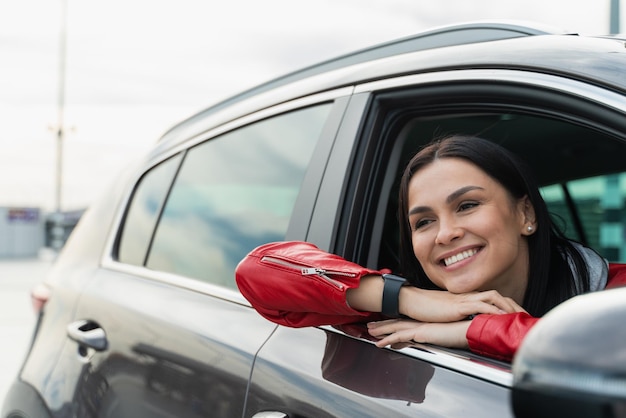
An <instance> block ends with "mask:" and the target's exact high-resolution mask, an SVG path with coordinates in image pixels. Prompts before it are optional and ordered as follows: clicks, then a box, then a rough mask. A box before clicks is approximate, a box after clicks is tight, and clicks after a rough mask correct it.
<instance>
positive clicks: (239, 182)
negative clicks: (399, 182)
mask: <svg viewBox="0 0 626 418" xmlns="http://www.w3.org/2000/svg"><path fill="white" fill-rule="evenodd" d="M330 107H331V105H330V104H324V105H318V106H314V107H309V108H306V109H301V110H298V111H294V112H291V113H287V114H283V115H280V116H277V117H273V118H270V119H266V120H263V121H260V122H257V123H254V124H252V125H248V126H245V127H243V128H240V129H237V130H235V131H231V132H229V133H227V134H224V135H221V136H219V137H216V138H213V139H211V140H209V141H206V142H204V143H201V144H199V145H197V146H195V147H193V148H191V149H189V151H188V152H187V154H186V156H185V158H184V160H183V163H182V166H181V168H180V171H179V173H178V175H177V177H176V179H175V181H174V185H173V187H172V190H171V192H170V195H169V197H168V199H167V202H166V204H165V206H164V209H163V213H162V214H161V218H160V220H159V224H158V226H157V229H156V232H155V235H154V240H153V243H152V247H151V250H150V253H149V255H148V258H147V262H146V267H148V268H150V269H154V270H160V271H165V272H170V273H176V274H180V275H184V276H187V277H190V278H195V279H199V280H202V281H206V282H209V283H213V284H218V285H222V286H227V287H231V288H236V285H235V282H234V270H235V267H236V265H237V263H238V262H239V261H240V260H241V259H242V258H243V257H244V256H245V254H246V253H248V252H249V251H250V250H251V249H253V248H254V247H256V246H258V245H260V244H262V243H265V242H269V241H278V240H282V239H284V237H285V233H286V231H287V227H288V224H289V219H290V217H291V213H292V210H293V207H294V203H295V201H296V198H297V196H298V193H299V192H300V185H301V183H302V180H303V178H304V175H305V172H306V169H307V166H308V164H309V160H310V158H311V155H312V153H313V150H314V148H315V145H316V143H317V140H318V138H319V136H320V134H321V131H322V128H323V126H324V123H325V122H326V119H327V117H328V115H329V112H330Z"/></svg>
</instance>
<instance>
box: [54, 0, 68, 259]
mask: <svg viewBox="0 0 626 418" xmlns="http://www.w3.org/2000/svg"><path fill="white" fill-rule="evenodd" d="M66 50H67V0H61V28H60V34H59V70H58V94H57V112H58V113H57V126H56V128H57V129H56V133H57V135H56V176H55V179H56V180H55V202H54V209H55V213H54V218H53V220H52V229H51V231H50V232H51V245H52V248H53V249H55V250H60V249H61V247H62V246H63V241H64V239H63V236H64V230H63V215H62V213H61V210H62V190H63V141H64V136H65V64H66V55H67V53H66Z"/></svg>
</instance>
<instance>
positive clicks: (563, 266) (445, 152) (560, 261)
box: [398, 135, 590, 316]
mask: <svg viewBox="0 0 626 418" xmlns="http://www.w3.org/2000/svg"><path fill="white" fill-rule="evenodd" d="M440 158H460V159H463V160H466V161H468V162H470V163H472V164H474V165H475V166H477V167H478V168H480V169H481V170H483V171H484V172H485V173H486V174H487V175H489V176H490V177H491V178H492V179H494V180H495V181H497V182H498V183H500V184H501V185H502V186H503V187H504V188H505V189H506V190H507V191H508V192H509V194H510V195H511V196H512V197H513V198H514V199H521V198H523V197H524V196H528V199H529V201H530V203H531V204H532V206H533V208H534V210H535V221H536V224H537V229H536V231H535V233H534V234H532V235H529V236H528V237H527V239H528V253H529V254H528V255H529V269H528V270H529V277H528V285H527V288H526V294H525V296H524V302H523V307H524V309H526V310H527V311H528V312H529V313H530V314H531V315H533V316H542V315H543V314H545V313H546V312H547V311H548V310H550V309H551V308H553V307H554V306H556V305H558V304H559V303H561V302H563V301H564V300H566V299H568V298H570V297H572V296H575V295H576V294H577V293H580V292H581V291H582V292H585V291H588V290H589V281H590V279H589V271H588V269H587V267H586V263H585V261H584V259H583V256H582V255H581V254H580V252H579V251H578V250H576V248H575V247H574V245H573V244H572V242H571V241H570V240H568V239H567V238H566V237H565V235H564V234H563V233H562V232H561V231H560V230H559V229H558V228H557V227H556V225H554V223H553V222H552V219H551V218H550V214H549V213H548V208H547V206H546V203H545V201H544V200H543V198H542V197H541V194H540V193H539V186H538V184H537V182H536V180H535V179H534V176H533V175H532V172H531V170H530V169H529V167H528V166H527V165H526V164H525V163H524V162H523V161H522V160H521V159H519V158H518V157H517V156H516V155H515V154H513V153H511V152H509V151H508V150H507V149H505V148H503V147H501V146H500V145H497V144H495V143H493V142H491V141H488V140H486V139H482V138H478V137H473V136H461V135H454V136H450V137H447V138H444V139H440V140H436V141H434V142H432V143H431V144H429V145H427V146H426V147H425V148H423V149H422V150H420V151H419V152H418V153H417V154H416V155H415V156H414V157H413V158H412V159H411V161H409V163H408V165H407V167H406V168H405V170H404V173H403V175H402V179H401V181H400V197H399V207H398V212H399V213H398V219H399V221H400V261H401V269H402V274H404V275H405V276H406V277H407V279H408V280H409V282H411V283H412V284H414V285H415V286H419V287H422V288H428V289H437V287H436V285H435V284H434V283H433V282H431V281H430V279H429V278H428V277H427V276H426V274H425V273H424V270H423V269H422V266H421V265H420V263H419V262H418V261H417V259H416V258H415V255H414V253H413V248H412V244H411V227H410V225H409V220H408V210H409V208H408V185H409V181H410V180H411V178H412V177H413V175H414V174H415V173H417V172H418V171H419V170H420V169H422V168H423V167H425V166H427V165H428V164H430V163H432V162H433V161H435V160H436V159H440ZM570 263H571V267H570ZM577 283H579V286H580V288H578V289H577Z"/></svg>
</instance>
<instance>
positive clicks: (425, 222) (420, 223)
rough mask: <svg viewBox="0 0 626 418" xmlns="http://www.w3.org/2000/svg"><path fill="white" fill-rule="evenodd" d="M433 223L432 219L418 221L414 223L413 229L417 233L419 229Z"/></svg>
mask: <svg viewBox="0 0 626 418" xmlns="http://www.w3.org/2000/svg"><path fill="white" fill-rule="evenodd" d="M431 222H432V221H431V220H430V219H419V220H418V221H416V222H415V223H413V229H414V230H415V231H417V230H418V229H420V228H423V227H425V226H426V225H428V224H429V223H431Z"/></svg>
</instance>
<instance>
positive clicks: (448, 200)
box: [446, 186, 485, 203]
mask: <svg viewBox="0 0 626 418" xmlns="http://www.w3.org/2000/svg"><path fill="white" fill-rule="evenodd" d="M472 190H485V189H484V188H482V187H480V186H465V187H461V188H460V189H458V190H455V191H454V192H452V193H450V194H449V195H448V197H447V198H446V203H452V202H454V201H455V200H456V199H458V198H459V197H461V196H463V195H464V194H465V193H467V192H471V191H472Z"/></svg>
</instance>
